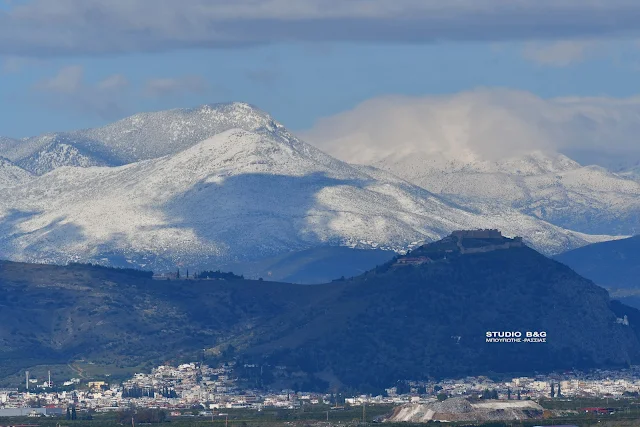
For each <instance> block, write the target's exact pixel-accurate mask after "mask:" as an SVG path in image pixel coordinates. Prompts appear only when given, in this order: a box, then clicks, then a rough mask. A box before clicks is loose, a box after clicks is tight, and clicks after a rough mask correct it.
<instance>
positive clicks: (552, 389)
mask: <svg viewBox="0 0 640 427" xmlns="http://www.w3.org/2000/svg"><path fill="white" fill-rule="evenodd" d="M554 397H556V390H555V389H554V388H553V383H551V398H552V399H553V398H554Z"/></svg>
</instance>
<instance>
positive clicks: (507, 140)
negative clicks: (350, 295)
mask: <svg viewBox="0 0 640 427" xmlns="http://www.w3.org/2000/svg"><path fill="white" fill-rule="evenodd" d="M638 135H640V97H631V98H625V99H616V98H557V99H549V100H546V99H542V98H539V97H537V96H535V95H533V94H531V93H528V92H522V91H512V90H506V89H479V90H475V91H470V92H463V93H459V94H455V95H447V96H425V97H404V96H393V97H383V98H377V99H373V100H370V101H366V102H364V103H362V104H361V105H359V106H357V107H356V108H355V109H353V110H351V111H347V112H344V113H341V114H338V115H336V116H333V117H329V118H325V119H322V120H319V121H318V122H317V123H316V125H315V126H314V127H313V128H312V129H311V130H309V131H306V132H301V136H302V137H303V138H304V139H306V140H307V141H309V142H311V143H313V144H315V145H317V146H318V147H319V148H321V149H323V150H325V151H327V152H328V153H329V154H332V155H334V156H336V157H338V158H341V159H343V160H346V161H349V162H354V163H372V162H375V161H377V160H380V159H382V158H384V157H387V156H393V155H400V156H401V155H407V154H410V153H412V152H416V151H423V152H432V153H442V154H444V155H445V156H448V157H451V158H457V159H460V158H467V157H481V158H486V159H496V158H500V157H507V156H515V155H518V154H521V153H524V152H529V151H532V150H543V151H545V150H547V151H560V152H563V153H567V154H569V155H571V156H573V157H575V158H576V160H578V161H582V162H586V163H598V162H600V163H602V162H605V161H606V162H620V161H622V160H625V161H629V162H630V163H631V162H634V161H637V160H639V159H640V144H638ZM602 153H606V154H607V156H606V157H607V158H605V157H603V156H602ZM606 166H610V165H609V164H607V165H606Z"/></svg>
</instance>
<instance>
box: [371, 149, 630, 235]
mask: <svg viewBox="0 0 640 427" xmlns="http://www.w3.org/2000/svg"><path fill="white" fill-rule="evenodd" d="M374 165H375V166H376V167H379V168H382V169H385V170H387V171H390V172H392V173H394V174H396V175H398V176H400V177H402V178H404V179H406V180H407V181H409V182H411V183H413V184H416V185H418V186H420V187H422V188H425V189H427V190H429V191H430V192H433V193H435V194H438V195H440V196H441V197H443V198H445V199H447V200H450V201H452V202H456V203H460V204H462V205H464V206H467V207H469V208H476V209H479V210H481V211H484V210H486V209H488V208H489V209H496V208H510V209H516V210H518V211H520V212H522V213H524V214H527V215H531V216H534V217H536V218H540V219H542V220H545V221H548V222H551V223H553V224H555V225H557V226H560V227H563V228H567V229H572V230H577V231H580V232H584V233H590V234H616V235H624V234H627V235H631V234H637V233H638V232H640V182H639V181H636V180H634V179H631V177H630V176H628V175H622V174H615V173H612V172H610V171H608V170H606V169H604V168H602V167H599V166H586V167H585V166H581V165H580V164H578V163H576V162H574V161H573V160H571V159H569V158H568V157H566V156H564V155H562V154H557V153H542V152H533V153H530V154H527V155H522V156H518V157H515V158H510V159H505V160H500V161H486V160H478V159H473V157H472V156H471V158H469V156H467V158H466V159H465V160H464V161H461V160H457V159H451V158H447V157H445V156H442V155H439V154H435V153H426V152H425V153H421V152H416V153H411V154H407V155H404V156H390V157H387V158H384V159H383V160H381V161H378V162H376V163H375V164H374Z"/></svg>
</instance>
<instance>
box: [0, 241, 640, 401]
mask: <svg viewBox="0 0 640 427" xmlns="http://www.w3.org/2000/svg"><path fill="white" fill-rule="evenodd" d="M625 314H627V315H628V322H629V325H625V324H623V323H620V321H621V319H622V318H623V317H624V315H625ZM639 318H640V316H638V315H637V312H636V311H633V310H632V309H629V308H628V307H625V306H623V305H622V304H619V303H611V302H610V301H609V296H608V294H607V292H606V291H605V290H604V289H602V288H599V287H597V286H596V285H594V284H593V283H592V282H590V281H589V280H586V279H584V278H582V277H580V276H578V275H577V274H576V273H574V272H573V271H572V270H571V269H569V268H568V267H566V266H564V265H562V264H560V263H558V262H555V261H553V260H550V259H548V258H546V257H544V256H542V255H540V254H538V253H537V252H535V251H534V250H532V249H530V248H527V247H525V246H523V245H522V244H521V242H520V241H515V240H510V239H506V238H502V237H500V238H493V237H492V238H488V239H485V238H478V239H474V238H466V237H460V238H459V237H450V238H447V239H445V240H443V241H441V242H436V243H434V244H431V245H427V246H424V247H421V248H418V249H417V250H415V251H413V252H412V253H410V254H408V255H407V256H405V257H399V258H397V259H394V260H392V261H391V262H389V263H387V264H384V265H383V266H380V267H378V268H376V269H375V270H374V271H370V272H368V273H366V274H364V275H361V276H358V277H356V278H354V279H351V280H346V281H340V282H334V283H331V284H326V285H318V286H302V285H292V284H283V283H273V282H263V281H248V280H233V281H193V280H179V281H176V280H172V281H168V280H161V281H158V280H151V279H150V278H148V277H142V276H141V275H140V274H138V273H132V272H120V271H115V270H111V269H104V268H98V267H89V266H68V267H54V266H40V265H28V264H15V263H0V365H1V366H3V370H4V373H7V372H8V371H10V370H14V371H16V370H18V369H21V368H26V367H28V366H32V365H35V364H40V363H42V362H47V363H66V362H68V361H71V360H78V359H80V358H84V359H87V360H91V361H94V362H96V363H98V364H109V365H127V364H128V365H132V364H137V363H140V362H141V361H145V360H153V361H159V360H163V359H167V358H173V357H176V356H177V355H180V354H183V355H187V356H190V357H197V355H198V354H199V352H200V351H201V349H202V348H207V349H209V351H208V352H207V354H208V356H211V355H213V354H220V353H225V352H226V355H227V356H228V355H229V353H230V351H229V349H231V348H233V349H235V354H236V355H239V356H241V357H243V358H244V359H251V360H255V361H257V362H261V363H262V362H267V363H270V364H272V365H287V366H289V367H290V368H291V369H292V370H302V371H305V372H307V373H308V374H309V377H313V376H314V375H315V374H318V373H319V374H318V375H320V376H322V377H327V378H328V377H331V378H334V379H337V380H339V381H340V382H342V383H343V384H345V385H349V386H356V387H360V388H363V389H371V388H378V389H379V388H380V387H381V386H388V385H389V384H391V383H393V382H394V381H396V380H398V379H408V378H415V379H418V378H426V377H429V376H434V377H445V376H454V375H455V376H457V375H465V374H481V373H491V372H495V373H513V372H519V373H520V372H521V373H532V372H534V371H549V370H554V369H565V368H572V367H576V368H590V367H604V366H610V367H616V366H625V365H627V364H629V363H632V362H637V361H639V359H640V358H639V355H640V343H639V341H638V337H637V335H636V334H635V332H634V331H635V328H636V322H637V321H639V320H638V319H639ZM618 319H620V320H618ZM488 331H500V332H503V331H520V332H523V333H525V332H527V331H531V332H534V331H537V332H540V331H545V332H546V333H547V342H546V343H487V342H486V333H487V332H488ZM0 375H1V373H0Z"/></svg>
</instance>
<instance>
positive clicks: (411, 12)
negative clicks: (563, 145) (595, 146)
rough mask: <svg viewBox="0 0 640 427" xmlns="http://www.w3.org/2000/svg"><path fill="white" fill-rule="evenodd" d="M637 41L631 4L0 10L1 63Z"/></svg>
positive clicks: (271, 3) (523, 0)
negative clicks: (259, 50)
mask: <svg viewBox="0 0 640 427" xmlns="http://www.w3.org/2000/svg"><path fill="white" fill-rule="evenodd" d="M3 9H4V11H3ZM639 31H640V3H638V2H636V1H632V0H608V1H601V0H586V1H585V0H518V1H508V2H507V1H502V0H487V1H482V2H478V1H476V0H456V1H446V2H445V1H441V0H395V1H393V2H391V1H387V0H236V1H233V2H229V1H222V0H214V1H212V0H184V1H181V2H175V1H173V0H111V1H108V2H107V1H104V0H58V1H55V2H53V1H48V0H31V1H21V2H6V1H5V4H4V7H0V54H5V55H25V54H26V55H36V56H38V55H42V56H51V55H60V54H86V53H91V54H101V53H117V52H142V51H145V52H156V51H168V50H175V49H182V48H194V47H233V46H238V45H251V44H260V43H272V42H292V41H294V42H298V41H303V42H305V41H308V42H316V41H378V42H379V41H385V42H435V41H443V40H453V41H459V40H485V41H506V40H529V39H542V40H549V39H571V38H582V37H632V36H635V35H637V34H638V32H639Z"/></svg>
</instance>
